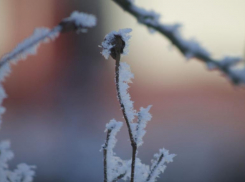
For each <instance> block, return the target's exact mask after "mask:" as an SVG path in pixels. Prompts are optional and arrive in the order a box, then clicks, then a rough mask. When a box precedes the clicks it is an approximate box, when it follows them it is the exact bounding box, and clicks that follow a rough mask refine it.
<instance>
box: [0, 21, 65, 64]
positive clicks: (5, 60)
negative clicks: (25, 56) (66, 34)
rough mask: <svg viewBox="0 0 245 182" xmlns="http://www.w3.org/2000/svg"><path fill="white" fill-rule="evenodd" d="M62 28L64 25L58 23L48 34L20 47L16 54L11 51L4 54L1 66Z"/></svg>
mask: <svg viewBox="0 0 245 182" xmlns="http://www.w3.org/2000/svg"><path fill="white" fill-rule="evenodd" d="M61 30H62V27H61V26H60V25H58V26H56V27H55V28H53V29H52V30H51V31H50V32H48V33H47V34H45V35H43V36H41V37H40V38H39V39H36V40H34V41H33V42H31V43H30V44H28V45H27V46H25V47H23V48H22V49H20V50H19V51H18V52H15V53H14V54H11V53H10V54H7V55H5V56H3V57H2V59H0V67H2V66H3V65H4V64H5V63H7V62H9V61H11V60H13V59H15V58H16V57H17V56H18V55H20V54H22V53H23V52H25V51H26V50H27V49H29V48H31V47H33V46H35V45H36V44H38V43H39V42H41V41H43V40H45V39H46V38H49V37H50V35H53V34H54V33H59V32H61Z"/></svg>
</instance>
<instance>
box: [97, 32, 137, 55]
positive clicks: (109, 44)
mask: <svg viewBox="0 0 245 182" xmlns="http://www.w3.org/2000/svg"><path fill="white" fill-rule="evenodd" d="M131 31H132V29H130V28H125V29H120V30H119V31H118V32H116V31H112V32H110V33H109V34H107V35H106V36H105V39H104V41H103V42H102V44H101V47H102V48H103V50H102V52H101V54H102V55H103V56H104V57H105V59H108V58H109V56H110V55H111V49H112V48H113V46H114V45H113V43H114V39H115V36H120V37H121V38H122V40H123V42H124V47H123V50H121V53H122V54H123V55H127V54H128V53H129V39H130V38H131V36H130V35H129V33H130V32H131Z"/></svg>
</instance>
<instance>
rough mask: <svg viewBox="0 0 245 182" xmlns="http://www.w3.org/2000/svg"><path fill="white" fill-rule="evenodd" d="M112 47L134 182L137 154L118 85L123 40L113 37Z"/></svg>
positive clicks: (118, 87) (117, 83)
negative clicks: (126, 128)
mask: <svg viewBox="0 0 245 182" xmlns="http://www.w3.org/2000/svg"><path fill="white" fill-rule="evenodd" d="M114 45H115V46H114V47H113V48H112V50H111V56H112V57H113V58H114V59H115V61H116V67H115V74H116V89H117V97H118V100H119V103H120V106H121V109H122V113H123V116H124V119H125V121H126V124H127V127H128V133H129V138H130V141H131V146H132V164H131V180H130V181H131V182H134V173H135V161H136V153H137V144H136V142H135V139H134V137H133V132H132V128H131V127H130V123H129V119H128V117H127V115H126V111H125V106H124V104H123V102H122V98H121V94H120V85H119V72H120V58H121V50H122V48H123V46H124V45H125V44H124V43H123V40H122V39H121V37H120V36H115V42H114Z"/></svg>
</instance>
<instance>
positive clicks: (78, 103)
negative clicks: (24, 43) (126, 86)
mask: <svg viewBox="0 0 245 182" xmlns="http://www.w3.org/2000/svg"><path fill="white" fill-rule="evenodd" d="M136 4H138V5H139V6H141V7H144V8H147V9H153V10H155V11H157V12H159V13H161V14H162V15H163V17H162V22H166V23H175V22H180V23H182V24H183V30H182V31H183V35H184V36H185V37H186V38H190V37H194V38H196V39H197V40H199V41H200V42H201V43H202V45H203V46H204V47H206V48H207V49H208V50H210V52H211V53H212V55H213V57H215V58H221V57H223V56H225V55H235V56H236V55H240V56H242V55H243V54H244V45H245V34H244V32H245V21H244V18H245V11H244V7H245V1H244V0H227V1H224V0H215V1H213V0H185V1H182V0H171V1H170V0H152V1H149V0H141V1H136ZM74 10H78V11H84V12H88V13H91V14H94V15H96V16H97V18H98V25H97V26H96V27H95V28H93V29H91V30H89V32H88V33H86V34H76V33H68V34H64V35H62V36H60V37H59V38H58V39H57V40H56V41H55V42H53V43H50V44H47V45H43V46H41V48H40V49H39V50H38V54H37V55H36V56H31V57H28V59H27V60H25V61H24V62H20V63H19V64H18V65H17V66H15V65H14V66H13V67H12V68H13V71H12V73H11V75H10V76H9V77H8V78H7V79H6V82H5V84H4V86H5V88H6V91H7V93H8V96H9V97H8V98H7V99H6V100H5V101H4V105H5V107H6V108H7V112H6V113H5V114H4V117H3V124H2V127H1V131H0V138H1V140H3V139H10V140H11V143H12V149H13V150H14V152H15V158H14V160H13V161H12V162H11V165H10V167H11V168H14V166H15V165H16V164H17V163H20V162H26V163H28V164H34V165H36V166H37V169H36V178H35V181H36V182H41V181H42V182H43V181H45V182H56V181H59V182H71V181H72V182H78V181H92V182H96V181H102V179H103V164H102V153H101V152H99V150H100V147H101V144H102V143H103V142H104V139H105V133H104V132H103V131H104V126H105V124H106V123H107V122H108V121H109V120H110V119H112V118H115V119H117V120H121V121H122V120H123V119H122V114H121V112H120V110H119V104H118V101H117V98H116V91H115V86H114V61H113V60H112V59H111V58H110V59H109V60H104V58H103V57H102V56H101V54H100V51H101V50H100V48H98V45H99V44H100V43H101V41H103V38H104V36H105V34H107V33H109V32H110V31H112V30H118V29H120V28H132V29H133V32H132V39H131V45H130V54H129V55H128V56H126V57H123V60H124V61H126V62H127V63H129V64H130V65H131V69H132V72H133V73H134V74H135V79H134V83H133V85H131V88H130V94H131V95H132V99H133V101H135V107H136V108H137V109H139V107H141V106H143V107H146V106H147V105H149V104H152V105H153V107H152V109H151V113H152V115H153V119H152V121H151V122H150V123H149V124H148V127H147V134H146V136H145V137H144V142H145V143H144V145H143V146H142V147H141V148H140V149H139V157H140V158H141V159H142V161H143V162H144V163H148V164H150V159H151V158H152V156H153V154H154V153H156V152H157V151H158V149H159V148H161V147H165V148H167V149H169V150H170V152H172V153H176V154H177V157H176V158H175V160H174V163H171V164H169V165H168V167H167V169H166V171H165V173H164V175H161V179H160V180H159V181H168V182H179V181H181V182H190V181H198V182H207V181H209V182H217V181H222V182H233V181H236V182H244V181H245V144H244V140H245V91H244V90H242V89H239V88H236V87H234V86H232V85H231V84H230V83H229V82H228V81H227V79H226V78H224V77H222V76H221V75H220V74H219V73H218V72H216V71H213V72H210V71H208V70H207V69H206V67H205V65H203V64H202V63H201V62H199V61H198V60H195V59H192V60H190V61H188V62H187V61H186V60H185V58H184V57H183V56H182V55H181V54H180V53H179V51H178V50H177V49H176V48H174V47H172V48H171V45H170V42H169V41H168V40H167V39H166V38H164V37H162V36H161V35H160V34H158V33H155V34H149V32H148V30H147V29H146V28H145V27H144V26H143V25H139V24H138V23H137V21H136V20H135V19H134V18H133V17H131V16H130V15H129V14H127V13H126V12H124V11H123V10H122V9H120V8H119V7H118V6H117V5H116V4H114V3H113V2H112V1H111V0H108V1H105V0H90V1H88V0H49V1H32V0H21V1H15V0H1V1H0V22H1V24H0V32H1V33H0V54H1V55H4V54H5V53H7V52H8V51H10V50H12V49H13V48H14V47H15V45H17V44H18V43H19V42H20V41H21V40H23V39H24V38H26V37H28V36H29V35H30V34H31V33H32V31H33V30H34V29H35V28H36V27H42V26H45V27H50V28H51V27H54V26H55V25H57V24H58V23H59V21H60V20H61V19H63V18H64V17H68V16H69V15H70V13H71V12H72V11H74ZM124 127H125V126H124ZM118 140H119V141H118V144H117V148H116V153H117V154H118V155H120V156H122V158H124V159H127V158H130V154H131V149H130V143H129V140H128V135H127V131H126V128H123V130H122V131H121V133H120V134H119V136H118Z"/></svg>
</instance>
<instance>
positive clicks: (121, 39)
mask: <svg viewBox="0 0 245 182" xmlns="http://www.w3.org/2000/svg"><path fill="white" fill-rule="evenodd" d="M130 32H131V29H121V30H119V31H118V32H116V31H112V32H111V33H109V34H107V35H106V36H105V39H104V41H103V42H102V46H101V47H102V48H103V50H102V52H101V53H102V55H103V56H104V57H105V58H106V59H108V58H109V56H110V55H111V57H112V58H113V59H115V61H116V68H115V74H116V79H115V81H116V89H117V97H118V100H119V103H120V106H121V110H122V113H123V116H124V119H125V121H126V124H127V128H128V133H129V138H130V141H131V146H132V159H131V160H129V161H128V163H127V164H128V165H125V163H124V165H123V166H126V167H127V170H124V171H125V172H121V173H119V174H118V175H117V176H116V177H115V178H114V179H113V180H112V181H113V182H114V181H117V180H119V179H120V178H122V179H123V180H127V179H128V178H129V179H130V182H145V181H146V180H147V178H148V177H149V176H151V171H150V167H149V166H148V165H145V164H142V163H141V161H140V159H139V158H137V153H138V147H139V146H141V145H142V144H143V136H144V135H145V133H146V131H145V127H146V125H147V123H148V121H150V120H151V118H152V116H151V114H150V113H149V110H150V108H151V106H148V107H147V108H143V107H141V108H140V111H139V112H138V113H137V112H136V111H135V109H134V107H133V101H132V100H131V97H130V94H129V93H128V89H129V85H128V84H129V83H131V82H132V81H131V80H132V78H133V77H134V75H133V74H132V73H131V71H130V66H129V65H128V64H127V63H125V62H120V61H121V60H120V58H121V54H124V55H125V54H127V52H128V45H129V39H130V36H129V35H128V33H130ZM135 116H137V117H138V120H137V122H134V119H135ZM116 126H117V122H116V121H115V120H112V121H111V122H110V123H109V124H107V125H106V128H107V130H106V131H107V137H106V138H107V139H106V142H105V144H104V145H103V149H104V150H103V151H104V175H105V178H104V182H107V181H109V182H111V179H112V178H110V180H109V179H108V178H109V177H108V176H111V175H109V174H108V168H109V166H110V165H109V164H108V160H109V159H110V158H111V159H113V157H114V156H108V145H109V142H110V140H112V143H113V145H112V146H113V148H114V146H115V143H116V142H115V139H114V138H115V137H114V136H115V135H112V131H113V130H112V129H114V128H117V127H116ZM116 131H119V129H117V130H116ZM111 136H113V137H112V138H113V139H110V137H111ZM111 153H113V151H111ZM162 158H163V157H162ZM162 158H161V160H162ZM119 159H120V158H114V159H113V160H114V162H115V163H117V162H118V161H119ZM120 161H121V163H122V164H123V162H122V160H121V159H120ZM160 162H162V161H160ZM160 162H159V163H160ZM159 165H160V164H159ZM111 166H113V165H111ZM130 166H131V167H130ZM157 166H158V165H157ZM113 168H114V170H115V171H118V169H117V168H118V167H114V166H113ZM130 169H131V170H130ZM129 171H131V173H129ZM158 171H159V170H158ZM153 172H154V174H155V169H154V170H153ZM153 172H152V173H153ZM157 174H159V173H158V172H157Z"/></svg>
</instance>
